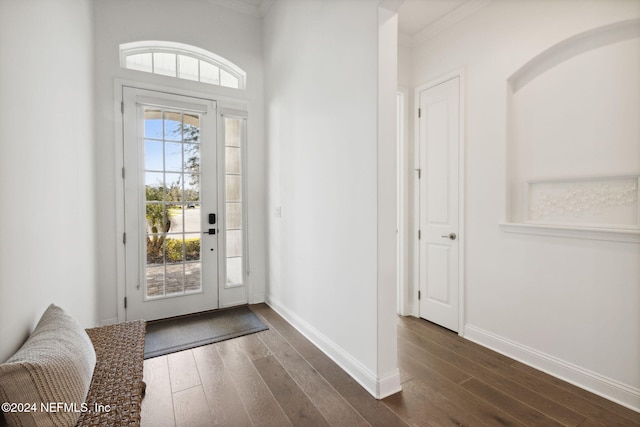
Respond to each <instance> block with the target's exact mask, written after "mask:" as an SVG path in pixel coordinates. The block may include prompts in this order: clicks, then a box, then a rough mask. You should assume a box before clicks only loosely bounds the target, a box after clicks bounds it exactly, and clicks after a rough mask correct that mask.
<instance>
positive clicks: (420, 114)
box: [418, 108, 422, 118]
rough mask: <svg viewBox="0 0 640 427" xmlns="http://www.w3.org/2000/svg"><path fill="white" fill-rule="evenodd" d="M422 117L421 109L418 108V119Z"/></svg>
mask: <svg viewBox="0 0 640 427" xmlns="http://www.w3.org/2000/svg"><path fill="white" fill-rule="evenodd" d="M420 117H422V108H418V118H420Z"/></svg>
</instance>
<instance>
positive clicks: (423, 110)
mask: <svg viewBox="0 0 640 427" xmlns="http://www.w3.org/2000/svg"><path fill="white" fill-rule="evenodd" d="M459 81H460V78H459V77H455V78H452V79H450V80H447V81H445V82H443V83H440V84H437V85H434V86H432V87H428V88H426V89H425V90H423V91H422V92H420V94H419V102H420V110H419V111H420V112H419V119H418V122H419V148H418V149H419V159H420V166H419V167H420V171H421V177H420V185H419V188H420V193H419V199H420V203H419V206H420V207H419V230H420V235H419V239H420V240H419V284H420V317H423V318H425V319H427V320H429V321H431V322H434V323H437V324H439V325H442V326H444V327H445V328H448V329H451V330H453V331H456V332H457V331H458V268H459V266H458V262H459V261H458V258H459V256H458V251H459V248H458V246H459V240H458V237H459V236H458V233H459V227H458V221H459V212H458V166H459V165H458V150H459V142H460V141H459V137H460V135H459V133H460V132H459V122H460V111H459V107H460V99H459V93H460V88H459V84H460V83H459Z"/></svg>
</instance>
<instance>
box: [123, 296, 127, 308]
mask: <svg viewBox="0 0 640 427" xmlns="http://www.w3.org/2000/svg"><path fill="white" fill-rule="evenodd" d="M124 308H127V297H124Z"/></svg>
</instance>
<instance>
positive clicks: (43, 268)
mask: <svg viewBox="0 0 640 427" xmlns="http://www.w3.org/2000/svg"><path fill="white" fill-rule="evenodd" d="M91 21H92V2H91V1H84V0H58V1H55V2H51V1H47V0H42V1H2V2H0V58H2V66H1V67H0V200H1V201H0V206H1V208H2V220H1V221H0V362H1V361H4V360H6V359H7V358H8V357H9V356H10V355H11V354H12V353H13V352H14V351H16V350H17V349H18V348H19V346H20V345H21V344H22V343H23V342H24V340H25V338H26V337H27V335H28V334H29V333H30V332H31V330H32V329H33V327H34V326H35V323H36V322H37V321H38V319H39V318H40V316H41V315H42V313H43V311H44V310H45V309H46V307H47V306H48V305H49V304H50V303H52V302H53V303H55V304H57V305H59V306H61V307H63V308H64V309H65V310H67V311H68V312H69V313H70V314H71V315H72V316H74V317H75V318H76V319H77V320H78V321H79V322H80V323H81V324H82V326H84V327H92V326H95V324H96V320H97V309H96V303H95V301H96V255H97V253H96V250H97V246H96V241H95V234H96V231H95V225H96V222H95V218H96V210H95V196H94V179H93V170H94V135H93V125H92V121H93V114H92V102H93V97H92V92H93V86H92V84H93V82H92V78H93V68H92V54H91V51H92V30H91Z"/></svg>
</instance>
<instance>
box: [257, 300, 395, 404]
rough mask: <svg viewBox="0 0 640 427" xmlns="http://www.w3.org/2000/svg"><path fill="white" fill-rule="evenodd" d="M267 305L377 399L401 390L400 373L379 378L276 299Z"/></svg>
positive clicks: (268, 301) (267, 301)
mask: <svg viewBox="0 0 640 427" xmlns="http://www.w3.org/2000/svg"><path fill="white" fill-rule="evenodd" d="M266 304H267V305H268V306H269V307H271V308H272V309H273V311H275V312H276V313H278V314H279V315H280V316H282V317H283V318H284V319H285V320H286V321H287V322H289V323H290V324H291V325H292V326H293V327H294V328H296V329H297V330H298V332H300V333H301V334H302V335H304V336H305V337H306V338H307V339H308V340H309V341H311V342H312V343H313V344H314V345H315V346H316V347H318V348H319V349H320V350H321V351H322V352H323V353H324V354H326V355H327V356H328V357H329V358H331V360H333V361H334V362H335V363H337V364H338V366H340V367H341V368H342V369H343V370H344V371H345V372H346V373H347V374H349V375H350V376H351V377H352V378H353V379H354V380H355V381H357V382H358V384H360V385H361V386H362V387H363V388H364V389H365V390H367V391H368V392H369V393H370V394H371V395H372V396H373V397H375V398H376V399H384V398H385V397H387V396H390V395H392V394H394V393H397V392H398V391H400V390H401V386H400V371H399V370H397V371H396V372H392V373H391V374H388V375H385V376H384V377H382V378H378V377H377V376H376V375H375V374H374V373H373V372H371V370H369V369H368V368H367V367H366V366H364V365H362V364H361V363H360V362H359V361H358V360H356V359H355V358H353V357H352V356H351V355H350V354H349V353H348V352H347V351H345V350H344V349H343V348H342V347H340V346H339V345H337V344H336V343H335V342H333V341H332V340H330V339H329V338H327V336H325V335H324V334H322V333H321V332H320V331H318V330H317V329H316V328H314V327H313V326H311V325H310V324H309V323H308V322H307V321H305V320H304V319H302V318H301V317H300V316H298V315H297V314H296V313H294V312H293V311H291V310H289V309H288V308H287V307H285V306H284V305H283V304H282V303H280V302H279V301H277V300H276V299H274V298H272V297H270V296H267V298H266Z"/></svg>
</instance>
